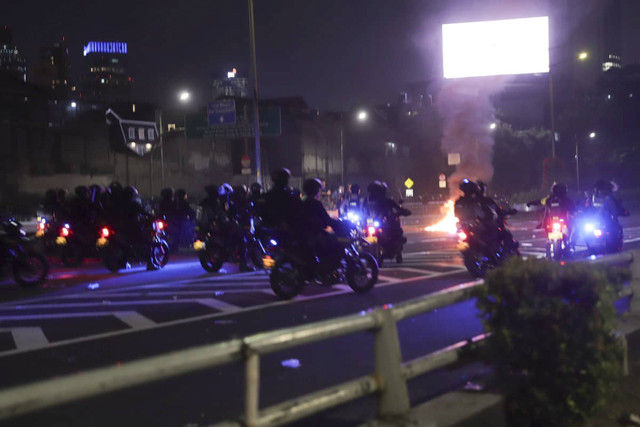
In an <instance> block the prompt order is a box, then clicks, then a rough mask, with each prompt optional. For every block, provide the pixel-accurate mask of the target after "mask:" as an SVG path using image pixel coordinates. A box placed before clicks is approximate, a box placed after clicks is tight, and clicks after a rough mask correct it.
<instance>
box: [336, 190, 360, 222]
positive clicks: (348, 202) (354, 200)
mask: <svg viewBox="0 0 640 427" xmlns="http://www.w3.org/2000/svg"><path fill="white" fill-rule="evenodd" d="M363 206H364V200H363V199H362V197H360V186H359V185H358V184H351V187H350V188H349V192H348V193H347V194H346V195H345V197H344V200H343V201H342V203H341V204H340V210H339V213H340V217H349V212H352V214H351V215H352V217H351V218H349V219H350V220H351V219H352V218H356V217H355V216H354V215H356V216H358V217H359V220H364V219H365V218H362V215H363ZM355 222H357V221H355Z"/></svg>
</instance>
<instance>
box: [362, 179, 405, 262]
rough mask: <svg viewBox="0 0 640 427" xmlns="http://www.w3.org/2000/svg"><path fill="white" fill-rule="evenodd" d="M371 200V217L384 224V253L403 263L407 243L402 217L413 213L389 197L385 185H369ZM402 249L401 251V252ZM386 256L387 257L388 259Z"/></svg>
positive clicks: (381, 237) (382, 238) (382, 241)
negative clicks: (403, 251) (403, 249)
mask: <svg viewBox="0 0 640 427" xmlns="http://www.w3.org/2000/svg"><path fill="white" fill-rule="evenodd" d="M367 190H369V199H368V203H367V209H368V211H369V215H370V216H372V217H373V218H377V219H379V221H380V222H381V224H382V228H383V233H382V234H381V235H380V244H381V246H382V248H383V252H386V253H387V255H389V254H390V253H391V255H394V254H395V256H396V261H397V262H402V252H401V248H402V245H403V244H404V243H406V242H407V239H406V237H404V232H403V230H402V225H401V223H400V216H408V215H411V211H410V210H408V209H405V208H403V207H402V206H400V205H399V204H398V203H396V202H395V201H394V200H393V199H391V198H390V197H387V186H386V184H385V183H381V182H379V181H374V182H372V183H371V184H369V187H368V188H367ZM399 249H400V251H399ZM387 255H385V257H387Z"/></svg>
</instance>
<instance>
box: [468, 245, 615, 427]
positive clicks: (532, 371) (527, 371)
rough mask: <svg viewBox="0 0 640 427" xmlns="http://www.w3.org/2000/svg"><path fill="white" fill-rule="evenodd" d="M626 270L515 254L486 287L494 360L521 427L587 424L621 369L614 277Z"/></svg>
mask: <svg viewBox="0 0 640 427" xmlns="http://www.w3.org/2000/svg"><path fill="white" fill-rule="evenodd" d="M621 276H626V273H624V272H621V270H614V269H606V270H605V269H596V268H594V267H592V266H589V265H586V264H578V263H571V264H567V265H559V264H557V263H553V262H549V261H546V260H535V259H531V260H522V259H519V258H518V259H513V260H511V261H510V262H509V263H507V265H505V267H504V268H501V269H498V270H496V271H493V272H492V273H491V274H490V275H489V276H488V277H487V280H486V286H485V287H483V289H481V290H480V291H479V296H478V303H477V304H478V307H479V309H480V310H481V312H482V313H483V315H484V318H483V321H484V324H485V327H486V328H487V330H488V331H491V332H492V333H493V335H492V337H491V338H490V340H489V342H488V345H487V352H486V356H487V358H488V360H487V361H488V362H489V363H491V364H493V365H495V366H496V369H497V374H498V378H499V380H501V382H502V383H503V384H505V387H506V388H507V413H508V414H507V415H508V417H509V419H510V420H512V422H510V424H513V425H519V426H520V425H535V426H538V425H544V426H553V425H563V426H567V425H581V424H583V423H584V421H585V420H586V419H587V418H588V417H589V416H590V415H591V414H592V413H593V412H594V410H596V409H597V408H598V407H599V406H600V405H601V404H602V403H603V400H604V397H605V395H606V393H607V390H608V389H609V387H610V386H611V385H612V384H613V383H614V382H615V380H616V378H617V377H618V376H619V374H620V370H621V349H620V346H619V343H618V341H617V338H616V337H615V336H614V335H613V330H614V327H615V318H616V312H615V308H614V307H613V300H614V299H615V295H616V292H615V290H616V286H614V285H612V282H613V281H616V280H619V279H621V278H623V277H621Z"/></svg>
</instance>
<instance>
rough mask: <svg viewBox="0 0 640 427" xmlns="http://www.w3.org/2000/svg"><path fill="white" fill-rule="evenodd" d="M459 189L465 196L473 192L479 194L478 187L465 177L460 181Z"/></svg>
mask: <svg viewBox="0 0 640 427" xmlns="http://www.w3.org/2000/svg"><path fill="white" fill-rule="evenodd" d="M460 191H462V193H464V195H465V196H472V195H474V194H480V187H479V186H478V184H476V183H475V182H473V181H470V180H468V179H467V178H465V179H463V180H462V182H461V183H460Z"/></svg>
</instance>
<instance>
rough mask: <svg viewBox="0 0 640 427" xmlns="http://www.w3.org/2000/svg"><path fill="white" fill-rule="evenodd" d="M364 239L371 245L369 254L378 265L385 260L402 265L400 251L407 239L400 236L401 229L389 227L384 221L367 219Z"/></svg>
mask: <svg viewBox="0 0 640 427" xmlns="http://www.w3.org/2000/svg"><path fill="white" fill-rule="evenodd" d="M365 239H366V240H367V242H369V243H370V244H371V253H372V254H373V255H374V256H375V257H376V260H377V261H378V264H379V265H382V263H383V262H384V260H385V259H394V258H395V260H396V263H398V264H402V249H403V247H404V244H405V243H407V238H406V237H404V236H403V235H402V228H400V227H390V226H389V224H388V223H387V222H386V221H385V220H378V219H371V218H370V219H367V227H366V229H365Z"/></svg>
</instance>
